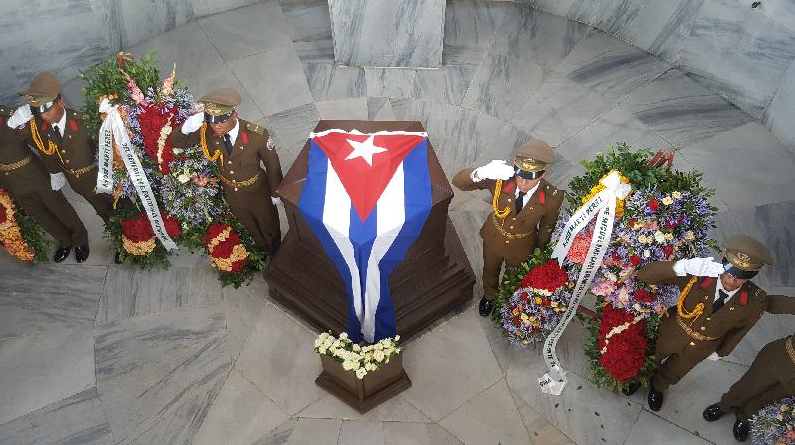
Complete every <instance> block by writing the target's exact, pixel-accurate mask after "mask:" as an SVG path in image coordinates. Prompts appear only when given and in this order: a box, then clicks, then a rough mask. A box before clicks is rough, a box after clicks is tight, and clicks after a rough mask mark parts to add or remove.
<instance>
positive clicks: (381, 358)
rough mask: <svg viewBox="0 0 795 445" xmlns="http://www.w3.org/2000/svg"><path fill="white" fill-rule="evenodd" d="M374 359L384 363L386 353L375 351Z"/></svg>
mask: <svg viewBox="0 0 795 445" xmlns="http://www.w3.org/2000/svg"><path fill="white" fill-rule="evenodd" d="M374 357H375V361H377V362H382V361H384V351H380V350H379V351H375V354H374Z"/></svg>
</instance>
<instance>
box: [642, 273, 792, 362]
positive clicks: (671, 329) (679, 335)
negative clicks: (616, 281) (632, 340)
mask: <svg viewBox="0 0 795 445" xmlns="http://www.w3.org/2000/svg"><path fill="white" fill-rule="evenodd" d="M673 264H674V262H673V261H657V262H654V263H651V264H649V265H647V266H645V267H642V268H641V269H639V270H638V271H637V273H636V276H637V278H638V279H639V280H641V281H644V282H646V283H648V284H653V285H654V284H671V285H676V286H677V287H679V289H680V291H681V290H682V289H684V288H685V286H687V283H688V282H689V281H690V279H691V278H693V276H692V275H687V276H683V277H679V276H676V274H675V273H674V271H673ZM719 279H720V278H717V277H698V279H697V281H696V284H695V285H694V286H693V287H692V288H691V289H690V292H689V293H688V294H687V297H685V300H684V311H686V312H691V311H693V310H694V309H695V307H696V306H697V305H698V304H699V303H703V304H704V312H703V313H702V314H701V315H700V316H699V317H698V318H695V319H693V318H691V319H685V318H681V317H679V315H678V314H677V309H676V307H674V308H671V309H669V310H668V316H667V317H664V318H663V321H662V322H661V324H660V338H659V340H658V341H659V342H666V343H667V344H668V345H671V344H672V343H670V342H673V343H674V344H678V345H680V346H681V347H683V348H684V347H692V348H696V349H698V350H701V352H702V353H703V354H704V356H707V355H709V354H711V353H712V352H717V353H718V355H720V356H721V357H725V356H727V355H729V354H730V353H731V352H732V350H734V347H735V346H737V344H738V343H740V340H742V339H743V337H744V336H745V334H746V333H747V332H748V331H749V330H750V329H751V328H752V327H753V326H754V324H755V323H756V321H757V320H759V317H761V316H762V314H763V313H764V312H765V311H767V312H771V313H795V298H790V297H786V296H783V295H773V296H768V295H767V294H766V293H765V291H763V290H762V289H760V288H759V287H758V286H757V285H755V284H754V283H752V282H751V281H747V282H745V284H743V285H742V286H741V287H740V289H738V290H737V292H736V293H735V294H734V295H733V296H732V297H731V299H729V300H728V301H727V302H726V303H725V304H724V305H723V307H722V308H720V310H718V312H715V313H713V312H712V304H713V302H714V300H715V288H716V285H717V280H719ZM669 348H670V347H669ZM673 349H675V348H673Z"/></svg>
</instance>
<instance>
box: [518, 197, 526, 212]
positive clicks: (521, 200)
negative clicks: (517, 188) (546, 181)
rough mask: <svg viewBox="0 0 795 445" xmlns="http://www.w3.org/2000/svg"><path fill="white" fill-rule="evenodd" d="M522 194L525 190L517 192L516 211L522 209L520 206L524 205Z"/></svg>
mask: <svg viewBox="0 0 795 445" xmlns="http://www.w3.org/2000/svg"><path fill="white" fill-rule="evenodd" d="M524 195H526V193H525V192H519V196H518V197H517V198H516V213H519V212H521V211H522V207H524Z"/></svg>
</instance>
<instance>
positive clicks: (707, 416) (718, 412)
mask: <svg viewBox="0 0 795 445" xmlns="http://www.w3.org/2000/svg"><path fill="white" fill-rule="evenodd" d="M703 414H704V420H706V421H707V422H714V421H716V420H718V419H720V418H721V416H723V410H722V409H720V406H718V404H717V403H713V404H712V405H710V406H708V407H707V408H706V409H705V410H704V413H703Z"/></svg>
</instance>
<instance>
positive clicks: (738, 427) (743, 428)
mask: <svg viewBox="0 0 795 445" xmlns="http://www.w3.org/2000/svg"><path fill="white" fill-rule="evenodd" d="M750 430H751V425H750V422H748V421H747V420H738V421H736V422H734V428H732V433H734V438H735V439H737V441H739V442H745V441H746V440H748V433H749V432H750Z"/></svg>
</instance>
